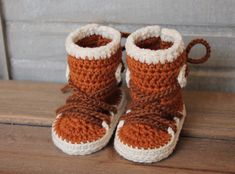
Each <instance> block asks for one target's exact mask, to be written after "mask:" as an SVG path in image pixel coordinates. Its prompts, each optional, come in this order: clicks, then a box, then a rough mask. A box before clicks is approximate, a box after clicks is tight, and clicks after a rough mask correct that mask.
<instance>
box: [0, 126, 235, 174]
mask: <svg viewBox="0 0 235 174" xmlns="http://www.w3.org/2000/svg"><path fill="white" fill-rule="evenodd" d="M0 142H1V143H0V172H1V173H55V172H56V173H57V174H59V173H96V174H102V173H116V174H119V173H136V174H138V173H160V174H161V173H169V174H171V173H180V174H181V173H182V174H184V173H189V174H190V173H192V174H194V173H205V174H206V173H232V172H234V171H235V165H234V161H235V141H229V140H226V141H224V140H215V139H203V138H181V140H180V142H179V143H178V145H177V148H176V150H175V152H174V153H173V154H172V155H171V156H170V157H169V158H168V159H166V160H163V161H162V162H159V163H154V164H152V165H140V164H135V163H132V162H129V161H127V160H124V159H123V158H121V157H120V156H119V155H118V154H117V153H116V152H115V151H114V150H113V147H112V142H110V144H109V145H108V147H106V148H104V149H103V150H101V151H99V152H97V153H95V154H92V155H88V156H69V155H66V154H64V153H62V152H61V151H60V150H58V149H57V148H56V147H55V146H54V145H53V143H52V141H51V136H50V128H48V127H36V126H20V125H6V124H0Z"/></svg>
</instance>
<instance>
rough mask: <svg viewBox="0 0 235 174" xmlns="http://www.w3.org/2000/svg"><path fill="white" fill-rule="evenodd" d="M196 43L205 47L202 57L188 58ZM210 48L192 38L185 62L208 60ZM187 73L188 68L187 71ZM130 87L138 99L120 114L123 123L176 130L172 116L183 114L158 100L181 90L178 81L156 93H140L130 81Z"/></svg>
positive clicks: (205, 43) (187, 48)
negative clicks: (124, 112) (126, 110)
mask: <svg viewBox="0 0 235 174" xmlns="http://www.w3.org/2000/svg"><path fill="white" fill-rule="evenodd" d="M196 44H202V45H204V46H205V47H206V54H205V56H203V57H202V58H199V59H192V58H189V57H188V55H189V52H190V50H191V49H192V47H193V46H195V45H196ZM210 53H211V48H210V45H209V44H208V42H207V41H205V40H204V39H194V40H192V41H191V42H190V43H189V44H188V46H187V47H186V56H187V62H189V63H192V64H201V63H204V62H206V61H207V60H208V58H209V57H210ZM187 74H188V69H187V73H186V75H187ZM130 88H131V89H132V90H133V91H134V92H135V93H136V94H137V95H138V99H137V100H134V101H133V102H132V103H131V105H130V106H129V110H131V112H129V113H126V114H125V115H123V116H122V119H123V120H125V123H126V124H128V123H138V124H146V125H149V126H151V127H154V128H158V129H161V130H163V131H167V130H168V128H169V127H170V128H172V129H173V131H174V132H176V129H177V128H176V125H175V120H174V117H177V118H181V117H182V116H183V115H182V113H180V112H179V111H178V110H175V109H172V106H171V104H164V105H163V104H161V103H160V101H161V99H163V98H164V97H166V96H169V95H172V94H173V95H174V94H175V93H177V91H180V90H181V87H180V85H179V83H178V82H177V83H176V84H175V85H172V86H171V88H169V89H167V90H165V91H164V92H162V93H156V94H147V95H146V94H142V93H141V91H140V90H139V89H137V87H136V86H135V85H133V84H132V82H131V81H130Z"/></svg>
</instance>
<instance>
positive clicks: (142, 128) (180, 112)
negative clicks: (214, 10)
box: [52, 24, 210, 163]
mask: <svg viewBox="0 0 235 174" xmlns="http://www.w3.org/2000/svg"><path fill="white" fill-rule="evenodd" d="M127 35H128V34H121V33H120V32H119V31H117V30H115V29H113V28H111V27H107V26H99V25H96V24H91V25H86V26H84V27H81V28H79V29H77V30H76V31H74V32H72V33H71V34H70V35H69V36H68V38H67V40H66V51H67V53H68V67H67V78H68V85H67V87H65V88H64V90H67V89H69V88H70V90H71V91H72V95H71V96H70V97H68V99H67V100H66V104H65V105H64V106H62V107H60V108H59V109H57V111H56V114H57V117H56V120H55V121H54V123H53V125H52V139H53V142H54V144H55V145H56V146H57V147H58V148H60V149H61V150H62V151H64V152H65V153H67V154H70V155H85V154H90V153H93V152H96V151H98V150H100V149H101V148H103V147H104V146H105V145H106V144H107V143H108V142H109V140H110V138H111V136H112V134H113V132H114V130H115V128H116V127H117V129H116V134H115V139H114V147H115V149H116V151H117V152H118V153H119V154H120V155H121V156H123V157H124V158H126V159H129V160H131V161H135V162H144V163H150V162H156V161H159V160H161V159H164V158H166V157H167V156H169V155H170V154H171V153H172V151H173V150H174V148H175V145H176V143H177V140H178V138H179V134H180V131H181V128H182V125H183V123H184V119H185V116H186V111H185V106H184V102H183V99H182V94H181V88H182V87H184V86H185V85H186V81H187V80H186V78H187V75H188V66H187V62H190V63H202V62H205V61H206V60H207V59H208V58H209V56H210V47H209V45H208V43H207V42H206V41H205V40H203V39H196V40H193V41H191V43H190V44H189V45H188V46H187V48H186V49H185V47H184V43H183V40H182V37H181V35H180V34H179V33H178V32H177V31H176V30H172V29H166V28H163V29H161V28H160V27H159V26H149V27H145V28H141V29H139V30H137V31H135V32H133V33H131V34H130V35H129V36H128V37H127V40H126V44H125V49H126V53H127V56H126V57H127V58H126V60H127V66H128V68H127V70H126V82H127V86H128V87H129V88H130V95H131V99H132V101H131V103H130V104H129V106H128V108H127V109H126V103H127V101H126V97H125V92H124V91H123V90H122V88H120V86H121V81H122V80H121V71H122V69H123V67H122V66H123V64H122V47H121V38H122V36H127ZM198 43H200V44H203V45H204V46H205V47H206V51H207V52H206V55H205V56H204V57H202V58H200V59H190V58H189V57H188V54H189V52H190V49H191V48H192V47H193V46H194V45H195V44H198Z"/></svg>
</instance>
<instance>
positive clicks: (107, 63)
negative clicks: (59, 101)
mask: <svg viewBox="0 0 235 174" xmlns="http://www.w3.org/2000/svg"><path fill="white" fill-rule="evenodd" d="M110 41H111V40H110V39H106V38H103V37H102V36H99V35H92V36H89V37H85V38H83V39H81V40H79V41H78V42H77V44H78V45H79V46H81V47H91V48H94V47H99V46H104V45H106V44H107V43H109V42H110ZM120 63H121V48H119V49H118V50H117V52H116V53H115V54H113V55H112V56H111V57H110V58H107V59H99V60H88V59H85V60H84V59H80V58H75V57H73V56H70V55H69V56H68V65H69V69H70V73H69V84H68V86H67V87H69V88H70V89H71V90H72V95H71V96H70V97H69V98H68V99H67V100H66V104H65V105H64V106H62V107H60V108H58V109H57V111H56V114H57V115H62V116H61V117H60V118H59V119H58V120H57V122H56V125H55V130H56V132H57V134H58V135H59V136H61V137H62V138H63V139H66V140H69V141H71V142H72V143H81V142H84V143H85V142H92V141H95V140H98V139H99V138H101V137H103V136H104V134H105V132H106V130H105V129H104V128H103V127H102V122H103V121H105V122H106V123H107V124H110V121H111V120H110V117H111V114H110V112H113V113H114V114H115V113H116V112H117V109H116V107H114V106H113V105H114V104H118V103H119V102H120V98H121V91H120V89H119V87H118V84H117V81H116V78H115V72H116V69H117V67H118V65H119V64H120ZM67 87H66V88H67ZM64 90H65V89H64ZM111 98H112V100H111Z"/></svg>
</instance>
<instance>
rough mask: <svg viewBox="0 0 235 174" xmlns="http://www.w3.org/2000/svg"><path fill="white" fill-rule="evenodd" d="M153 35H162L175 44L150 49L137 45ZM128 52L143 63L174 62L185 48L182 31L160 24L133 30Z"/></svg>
mask: <svg viewBox="0 0 235 174" xmlns="http://www.w3.org/2000/svg"><path fill="white" fill-rule="evenodd" d="M151 37H160V38H161V40H163V41H169V42H172V43H173V45H172V46H171V47H169V48H168V49H164V50H163V49H162V50H161V49H159V50H150V49H145V48H140V47H138V46H137V45H136V43H137V42H140V41H142V40H145V39H147V38H151ZM125 47H126V51H127V54H128V55H129V56H130V57H132V58H134V59H135V60H138V61H140V62H142V63H147V64H157V63H161V64H164V63H166V62H172V61H174V59H176V58H177V57H178V56H179V55H180V54H181V53H182V52H183V50H184V43H183V40H182V37H181V35H180V33H179V32H178V31H176V30H173V29H167V28H163V29H160V27H159V26H157V25H155V26H148V27H144V28H141V29H139V30H137V31H135V32H133V33H132V34H131V35H130V36H129V37H128V38H127V41H126V45H125Z"/></svg>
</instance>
